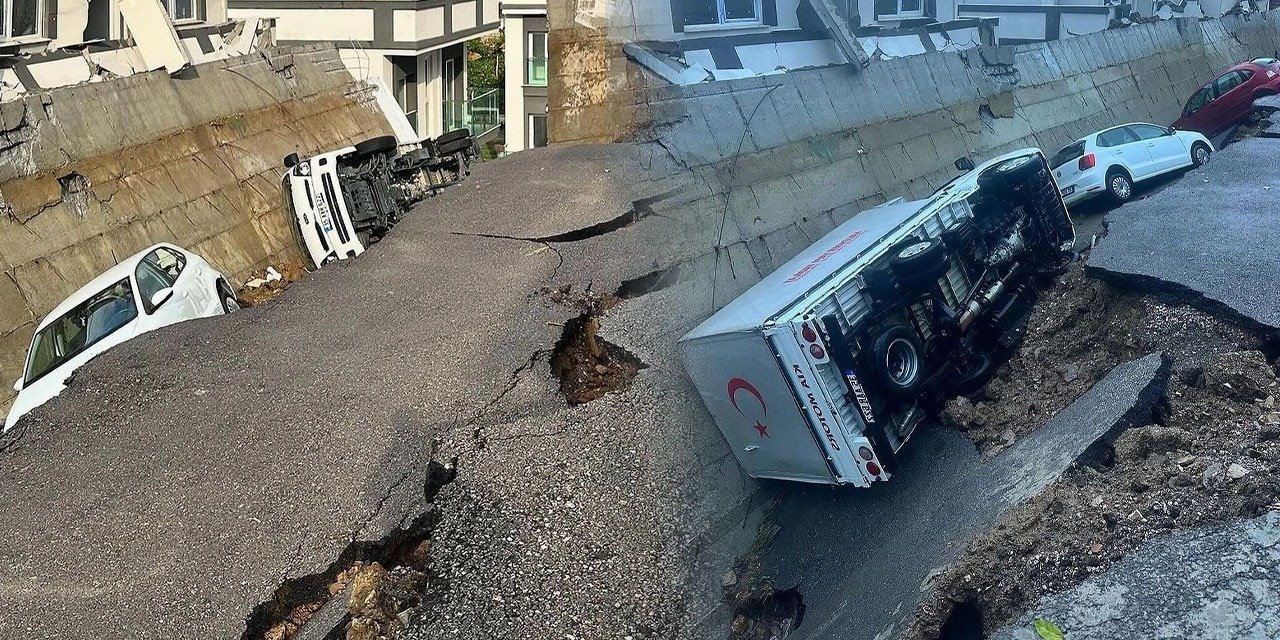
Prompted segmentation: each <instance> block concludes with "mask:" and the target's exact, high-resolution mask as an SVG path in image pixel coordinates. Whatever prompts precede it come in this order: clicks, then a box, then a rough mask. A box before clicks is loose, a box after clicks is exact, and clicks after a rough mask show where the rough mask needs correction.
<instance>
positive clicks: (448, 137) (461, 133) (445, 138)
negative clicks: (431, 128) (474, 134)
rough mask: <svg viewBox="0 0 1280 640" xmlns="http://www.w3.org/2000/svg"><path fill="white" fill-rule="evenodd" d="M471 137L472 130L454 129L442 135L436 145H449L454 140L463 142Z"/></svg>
mask: <svg viewBox="0 0 1280 640" xmlns="http://www.w3.org/2000/svg"><path fill="white" fill-rule="evenodd" d="M469 137H471V130H470V129H454V130H453V131H449V132H447V133H443V134H440V137H438V138H436V144H438V145H439V144H448V143H450V142H453V141H454V140H461V139H463V138H469Z"/></svg>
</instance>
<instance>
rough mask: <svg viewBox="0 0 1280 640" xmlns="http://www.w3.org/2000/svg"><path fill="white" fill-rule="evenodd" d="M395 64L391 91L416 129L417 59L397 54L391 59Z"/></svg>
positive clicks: (415, 129)
mask: <svg viewBox="0 0 1280 640" xmlns="http://www.w3.org/2000/svg"><path fill="white" fill-rule="evenodd" d="M391 60H392V62H393V63H394V64H395V67H394V69H393V74H394V75H393V78H392V83H391V91H392V93H394V94H395V95H396V102H398V103H400V108H401V109H404V115H405V117H407V118H408V119H409V124H411V125H413V130H414V131H417V130H418V59H417V58H411V57H408V56H397V57H394V58H392V59H391Z"/></svg>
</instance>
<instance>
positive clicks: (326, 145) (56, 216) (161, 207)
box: [0, 47, 389, 407]
mask: <svg viewBox="0 0 1280 640" xmlns="http://www.w3.org/2000/svg"><path fill="white" fill-rule="evenodd" d="M383 133H389V127H388V125H387V122H386V119H385V118H384V117H383V116H382V114H381V112H379V111H377V110H376V109H375V108H374V107H373V104H372V95H371V94H368V93H367V92H366V90H364V89H362V87H360V86H357V85H356V84H355V82H354V80H353V79H352V77H351V75H350V73H349V72H348V71H347V70H346V68H345V67H344V66H343V65H342V63H341V62H340V61H339V59H338V56H337V53H336V51H335V50H333V49H331V48H322V47H306V48H296V49H287V50H286V49H281V50H273V51H271V52H270V53H269V54H268V55H266V56H263V55H252V56H246V57H243V58H236V59H232V60H226V61H221V62H217V63H210V64H205V65H200V66H197V67H196V68H195V73H194V74H191V77H188V78H186V79H173V78H169V77H168V76H166V75H164V74H163V73H160V72H154V73H148V74H141V75H137V76H131V77H127V78H121V79H117V80H111V81H108V82H102V83H97V84H86V85H80V86H76V87H68V88H65V89H57V90H54V91H52V92H49V93H46V94H43V95H33V96H28V97H26V98H25V99H24V100H22V101H17V102H10V103H4V104H3V105H0V211H2V213H0V264H3V265H4V269H5V273H4V277H0V380H4V381H5V383H4V384H3V386H2V387H0V389H2V390H0V407H2V406H5V405H7V404H8V400H9V398H10V396H11V395H12V391H11V389H10V384H11V383H12V381H13V380H14V379H16V378H17V376H18V374H19V371H20V368H21V361H22V358H23V356H24V354H25V350H26V347H27V344H28V342H29V341H30V339H31V332H32V330H33V328H34V324H35V323H36V322H38V321H39V319H40V318H41V317H42V316H43V315H44V314H46V313H47V312H48V311H49V310H50V309H51V308H52V307H53V305H55V304H57V303H58V302H59V301H61V300H62V299H63V298H65V297H66V296H67V295H68V294H70V293H71V292H73V291H74V290H76V289H77V288H79V287H80V286H82V285H83V284H84V283H85V282H87V281H88V280H89V279H90V278H92V277H93V276H95V275H97V274H98V273H100V272H101V271H102V270H104V269H105V268H107V267H109V266H111V265H112V264H114V263H115V260H116V258H122V257H125V256H128V255H131V254H133V253H135V252H137V251H139V250H141V249H143V248H145V247H146V246H148V245H150V244H153V243H155V242H159V241H169V242H173V243H175V244H178V245H180V246H184V247H187V248H189V249H192V250H193V251H196V252H197V253H200V254H201V255H203V256H205V257H206V258H208V259H209V260H210V261H211V262H213V264H214V265H215V266H217V267H218V268H219V269H221V270H222V271H223V272H224V273H226V274H227V275H228V276H229V277H231V278H233V279H236V278H241V277H243V276H244V275H246V274H247V273H249V272H250V271H252V270H253V269H256V268H261V267H263V266H265V265H266V264H267V263H269V262H272V261H276V260H282V259H291V258H297V257H299V256H298V250H297V248H296V246H295V242H294V239H293V235H292V233H293V232H292V230H291V227H290V217H289V214H288V212H287V211H286V209H285V206H284V200H283V198H282V191H281V188H280V182H279V178H280V173H281V171H282V170H283V167H282V165H281V159H282V158H283V157H284V156H285V155H287V154H288V153H290V152H293V151H298V152H300V153H304V154H305V153H314V152H317V151H322V150H327V149H331V148H334V147H338V146H343V145H345V144H347V143H349V142H351V141H356V140H361V139H364V138H367V137H370V136H374V135H381V134H383Z"/></svg>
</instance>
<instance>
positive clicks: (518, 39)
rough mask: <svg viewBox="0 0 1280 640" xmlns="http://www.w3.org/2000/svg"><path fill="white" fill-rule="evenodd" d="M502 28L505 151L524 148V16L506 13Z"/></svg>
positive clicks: (525, 146) (525, 141) (525, 134)
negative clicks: (503, 39) (504, 43)
mask: <svg viewBox="0 0 1280 640" xmlns="http://www.w3.org/2000/svg"><path fill="white" fill-rule="evenodd" d="M502 30H503V33H504V34H505V35H506V49H505V51H503V54H502V66H503V78H502V88H503V93H504V94H505V96H504V101H505V103H506V104H505V105H504V108H505V110H506V114H507V123H506V127H505V134H504V135H505V136H506V139H505V140H504V148H505V150H506V151H507V153H510V152H512V151H523V150H524V149H525V148H527V146H528V145H527V140H528V137H529V136H528V134H527V133H526V132H525V129H526V127H527V124H528V123H527V122H526V120H527V119H528V118H526V117H525V115H524V112H525V108H524V75H525V66H526V62H525V48H526V47H527V46H528V44H526V42H525V40H526V38H527V36H526V35H525V30H524V18H523V17H521V16H507V17H505V18H503V20H502Z"/></svg>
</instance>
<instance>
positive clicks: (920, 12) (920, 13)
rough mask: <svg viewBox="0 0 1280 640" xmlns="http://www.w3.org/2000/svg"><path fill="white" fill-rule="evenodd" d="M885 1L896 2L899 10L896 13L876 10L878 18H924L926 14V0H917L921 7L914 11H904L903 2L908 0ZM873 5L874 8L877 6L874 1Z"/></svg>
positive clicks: (895, 4) (887, 0) (888, 0)
mask: <svg viewBox="0 0 1280 640" xmlns="http://www.w3.org/2000/svg"><path fill="white" fill-rule="evenodd" d="M885 1H886V2H893V3H894V6H895V7H896V9H897V10H896V11H895V12H894V13H880V12H879V11H876V12H875V14H876V20H897V19H900V18H901V19H909V18H923V17H924V15H925V14H924V0H915V1H916V4H917V5H919V7H920V8H919V9H915V10H912V11H904V10H903V9H902V3H903V2H904V1H906V0H885ZM872 7H873V9H874V7H875V3H874V2H873V3H872Z"/></svg>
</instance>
